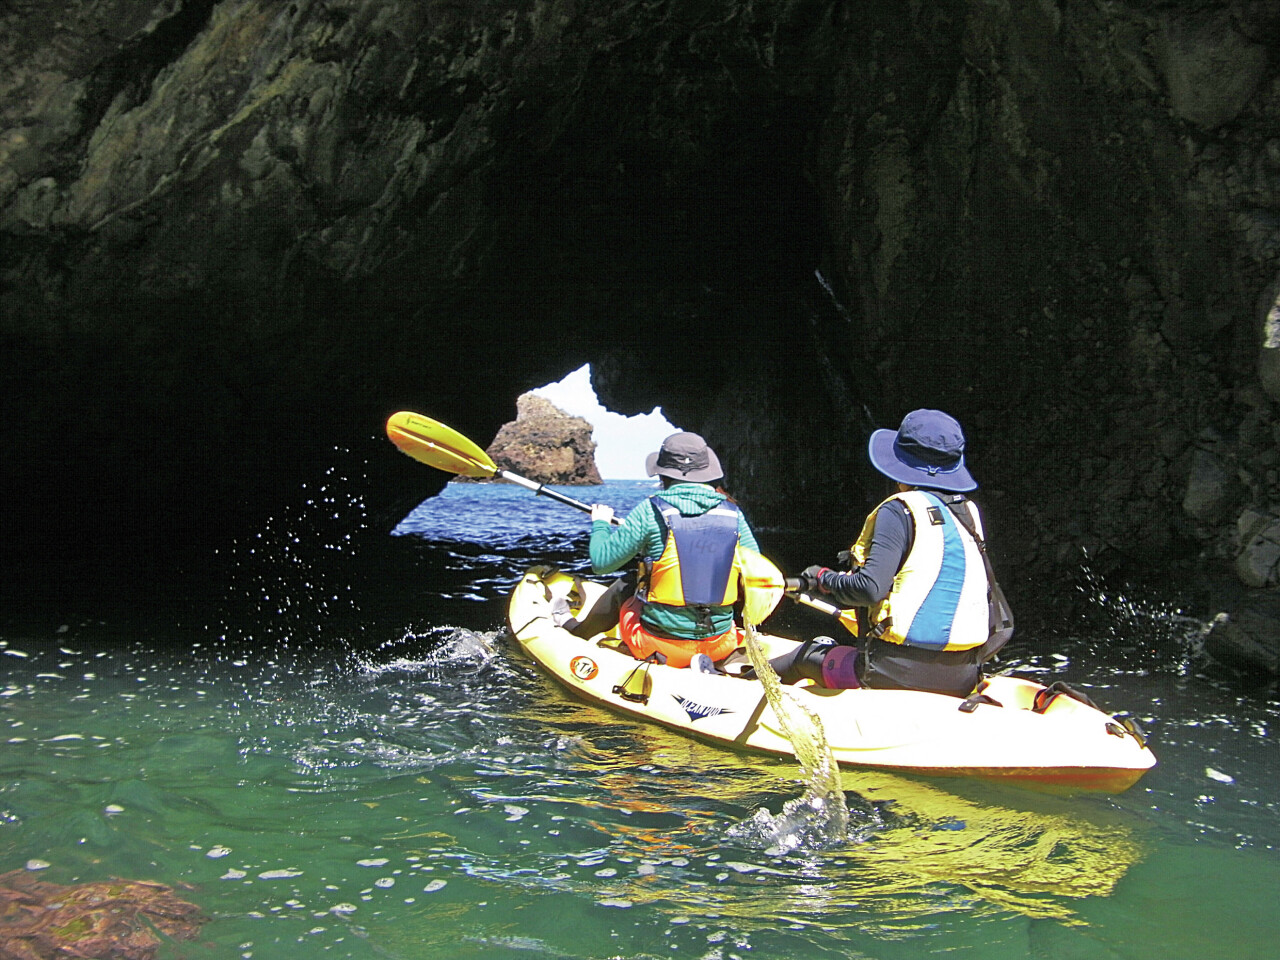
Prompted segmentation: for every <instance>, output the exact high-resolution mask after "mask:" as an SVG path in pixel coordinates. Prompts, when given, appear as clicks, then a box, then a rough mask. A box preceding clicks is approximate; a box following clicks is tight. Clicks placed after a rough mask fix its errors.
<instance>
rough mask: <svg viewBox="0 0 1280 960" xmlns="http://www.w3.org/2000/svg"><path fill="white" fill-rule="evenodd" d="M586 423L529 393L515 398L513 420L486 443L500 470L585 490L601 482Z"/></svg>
mask: <svg viewBox="0 0 1280 960" xmlns="http://www.w3.org/2000/svg"><path fill="white" fill-rule="evenodd" d="M591 431H592V427H591V424H590V423H588V422H587V421H586V420H583V419H582V418H581V417H572V416H570V415H569V414H567V413H565V412H564V411H563V410H561V409H560V408H559V407H557V406H556V405H555V404H554V403H552V402H551V401H550V400H547V399H545V398H544V397H539V396H535V395H534V394H532V393H524V394H521V395H520V396H519V397H518V398H517V399H516V419H515V420H513V421H511V422H510V423H507V424H504V425H503V427H502V429H501V430H499V431H498V435H497V436H496V437H494V438H493V443H491V444H490V445H489V449H488V454H489V456H491V457H492V458H493V461H494V463H496V464H497V465H498V466H499V468H501V469H503V470H510V471H511V472H512V473H518V474H520V475H521V476H523V477H528V478H529V479H530V480H536V481H538V482H539V483H549V484H555V485H561V486H587V485H590V484H598V483H603V481H602V480H601V479H600V471H599V470H598V469H597V468H596V457H595V452H596V444H595V441H594V440H592V439H591Z"/></svg>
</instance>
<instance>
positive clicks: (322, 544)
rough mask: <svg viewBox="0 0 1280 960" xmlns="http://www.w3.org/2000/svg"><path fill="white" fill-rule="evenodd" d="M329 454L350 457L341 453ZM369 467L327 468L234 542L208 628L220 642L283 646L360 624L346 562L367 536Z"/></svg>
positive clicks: (340, 450) (337, 449)
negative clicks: (216, 618)
mask: <svg viewBox="0 0 1280 960" xmlns="http://www.w3.org/2000/svg"><path fill="white" fill-rule="evenodd" d="M334 454H335V456H336V457H337V458H338V459H339V461H347V460H349V459H350V457H351V451H350V450H349V449H347V448H345V447H334ZM367 468H368V463H367V461H362V462H360V463H355V464H352V463H349V462H340V463H337V464H334V465H331V466H329V467H328V468H327V469H325V471H324V473H323V475H322V476H321V478H320V479H319V480H318V481H314V482H310V483H304V484H302V486H301V489H300V491H299V502H298V503H297V504H295V505H291V506H287V507H286V508H285V509H283V510H282V511H280V512H279V513H278V514H276V515H274V516H271V517H268V518H267V520H266V521H265V523H264V524H263V527H262V529H261V530H259V531H258V532H257V533H256V534H253V535H252V536H250V537H246V538H244V539H242V540H237V541H235V542H234V543H232V545H231V546H230V548H229V553H230V557H229V561H230V583H229V587H228V590H227V596H226V600H225V602H224V609H223V611H222V615H221V622H220V623H219V624H218V625H217V626H216V627H214V628H212V630H213V632H214V633H215V635H216V637H217V639H218V640H219V641H221V642H224V643H241V642H245V641H252V642H255V643H261V642H263V641H271V642H275V643H277V644H278V645H280V646H282V647H287V646H288V645H289V643H290V642H294V643H297V642H298V641H316V640H321V639H326V632H327V631H326V627H327V626H328V624H330V623H332V622H333V621H334V620H342V621H344V623H346V624H351V623H352V622H354V621H355V620H356V619H357V618H358V617H359V615H360V608H359V604H358V601H357V591H356V590H355V589H354V587H353V585H352V583H351V569H352V565H351V560H352V557H353V555H354V553H355V552H356V549H357V544H358V543H359V541H360V539H361V537H362V535H363V534H365V533H366V532H367V531H368V530H369V529H370V521H369V516H368V507H367V505H366V503H365V499H364V494H363V492H362V491H363V490H364V489H366V488H367V487H368V474H367ZM246 627H247V629H246Z"/></svg>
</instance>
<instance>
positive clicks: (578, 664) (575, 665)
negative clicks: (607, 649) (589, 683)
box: [569, 657, 600, 681]
mask: <svg viewBox="0 0 1280 960" xmlns="http://www.w3.org/2000/svg"><path fill="white" fill-rule="evenodd" d="M569 672H570V673H572V674H573V675H574V676H575V677H577V678H578V679H579V680H583V681H586V680H592V679H594V678H595V675H596V674H597V673H599V672H600V668H599V667H597V666H596V662H595V661H594V660H592V659H591V658H590V657H574V658H573V659H572V660H570V661H569Z"/></svg>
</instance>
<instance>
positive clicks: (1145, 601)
mask: <svg viewBox="0 0 1280 960" xmlns="http://www.w3.org/2000/svg"><path fill="white" fill-rule="evenodd" d="M1076 591H1077V592H1078V593H1079V594H1080V596H1081V598H1082V599H1083V600H1084V612H1083V616H1084V620H1085V624H1084V625H1083V629H1082V630H1081V631H1080V632H1081V635H1083V636H1092V637H1096V638H1097V640H1096V641H1095V643H1094V646H1096V647H1101V646H1104V645H1105V647H1106V648H1107V649H1108V650H1109V651H1113V652H1114V651H1120V652H1122V653H1124V654H1125V655H1126V656H1125V659H1126V660H1127V661H1128V662H1129V664H1130V666H1131V667H1132V668H1133V670H1134V672H1138V673H1143V672H1146V671H1147V670H1151V669H1156V670H1164V671H1172V672H1174V673H1176V674H1178V675H1179V676H1186V675H1187V674H1188V673H1190V672H1191V671H1192V670H1193V669H1194V664H1195V662H1196V661H1197V660H1198V659H1199V658H1200V657H1201V655H1202V654H1203V652H1204V643H1205V638H1206V637H1207V636H1208V635H1209V633H1210V631H1211V630H1212V629H1213V621H1208V622H1206V621H1204V620H1201V619H1199V618H1197V617H1193V616H1191V615H1190V614H1189V613H1187V612H1186V610H1184V609H1183V606H1182V605H1181V604H1180V603H1178V602H1176V601H1170V600H1166V599H1157V598H1151V597H1149V596H1140V595H1138V594H1137V593H1135V591H1134V589H1133V588H1132V587H1130V586H1129V585H1127V584H1121V585H1118V586H1116V585H1112V584H1109V583H1108V582H1107V581H1106V579H1105V578H1104V577H1103V576H1102V575H1101V574H1100V573H1098V572H1097V571H1096V570H1094V569H1093V567H1092V565H1091V564H1090V563H1089V562H1088V556H1087V555H1086V557H1085V561H1084V562H1083V563H1082V564H1081V567H1080V580H1079V582H1078V583H1077V584H1076Z"/></svg>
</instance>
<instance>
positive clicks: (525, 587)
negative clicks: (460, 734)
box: [507, 566, 1156, 793]
mask: <svg viewBox="0 0 1280 960" xmlns="http://www.w3.org/2000/svg"><path fill="white" fill-rule="evenodd" d="M604 589H605V587H604V586H603V585H602V584H599V583H596V582H594V581H589V580H583V579H580V578H575V577H573V576H571V575H569V574H565V573H562V572H560V571H558V570H556V569H555V568H552V567H543V566H539V567H533V568H531V569H529V570H528V571H526V572H525V574H524V576H523V577H522V578H521V580H520V582H519V583H517V584H516V586H515V588H514V589H513V590H512V593H511V598H510V602H509V605H508V611H507V619H508V623H509V625H510V627H511V632H512V634H513V635H514V636H515V638H516V640H517V641H518V642H519V644H520V646H521V647H522V648H523V649H524V651H525V652H526V653H527V654H528V655H529V656H530V657H531V658H533V659H534V660H535V661H536V662H537V663H538V664H539V665H540V666H542V667H543V669H545V670H547V671H548V672H549V673H550V674H551V675H552V676H553V677H555V678H556V679H557V680H558V681H560V682H561V683H562V684H564V685H565V686H566V687H568V688H569V690H570V691H572V692H573V693H574V694H576V695H578V696H580V697H583V698H585V699H587V700H591V701H594V702H596V703H599V704H601V705H603V706H606V707H608V708H609V709H611V710H616V711H618V712H619V713H623V714H627V715H630V716H634V717H639V718H642V719H645V720H651V721H653V722H655V723H660V724H663V725H665V726H668V727H672V728H675V729H678V730H681V731H685V732H687V733H689V734H691V735H693V736H695V737H699V738H701V739H704V740H709V741H713V742H715V743H720V744H723V745H725V746H728V747H735V748H741V749H746V750H754V751H764V752H767V753H774V754H792V752H793V751H792V748H791V743H790V741H789V740H788V739H787V737H786V735H785V734H784V733H783V731H782V727H781V724H780V723H779V722H778V720H777V718H776V717H775V715H774V713H773V711H772V709H771V708H770V707H769V704H768V701H767V700H766V698H765V691H764V686H763V684H761V683H760V682H759V681H757V680H748V679H742V678H739V677H734V676H726V675H724V674H721V673H715V674H709V673H699V672H697V671H695V670H691V669H676V668H672V667H668V666H665V665H662V664H656V663H642V662H640V661H637V660H636V659H635V658H634V657H632V656H631V654H630V653H629V652H628V651H627V650H626V648H625V647H621V645H620V644H619V643H618V641H617V639H616V637H614V636H613V635H612V633H611V634H602V635H599V636H596V637H593V638H591V639H590V640H584V639H582V638H580V637H577V636H574V635H573V634H571V633H569V632H568V631H567V630H565V629H563V628H561V627H557V626H556V625H555V623H554V622H553V620H552V616H551V603H552V600H553V599H555V598H556V597H564V598H566V600H568V602H569V605H570V608H571V610H572V611H573V612H574V615H575V616H577V617H581V616H582V615H583V613H584V612H585V611H586V610H588V609H589V608H590V607H591V605H592V604H593V603H594V602H595V601H596V599H598V598H599V596H600V594H601V593H603V592H604ZM759 637H760V641H761V643H762V644H763V645H764V647H765V649H766V652H767V655H768V656H770V657H774V656H778V655H780V654H782V653H785V652H786V651H788V650H790V649H793V648H794V647H795V646H796V645H797V644H798V642H799V641H797V640H790V639H787V638H785V637H776V636H771V635H768V634H760V635H759ZM1045 689H1046V688H1045V687H1044V686H1043V685H1041V684H1039V683H1036V682H1034V681H1031V680H1025V679H1021V678H1018V677H1011V676H992V677H989V678H988V679H987V680H986V681H985V685H984V686H983V687H982V688H981V691H980V692H981V693H982V694H983V697H980V698H970V700H969V701H962V700H960V699H958V698H956V697H948V696H942V695H940V694H934V693H923V692H920V691H914V690H868V689H855V690H828V689H826V688H825V687H821V686H816V685H809V684H807V683H802V684H797V685H795V686H789V687H785V688H784V690H785V691H786V693H787V694H788V695H789V696H792V697H794V698H795V699H796V701H798V702H799V703H800V704H802V705H803V706H804V707H806V708H807V709H808V710H810V711H811V712H812V713H813V714H815V715H816V716H817V717H818V718H819V719H820V720H821V722H822V727H823V730H824V732H825V734H826V738H827V741H828V743H829V744H830V746H831V750H832V753H833V754H834V756H835V758H836V760H837V761H838V762H839V763H840V764H842V765H845V766H856V767H879V768H882V769H886V770H898V771H911V772H917V773H928V774H942V775H954V776H981V777H1000V778H1010V779H1016V780H1024V781H1033V782H1040V783H1053V784H1062V785H1066V786H1070V787H1074V788H1080V789H1089V790H1104V791H1110V792H1115V793H1118V792H1120V791H1123V790H1125V789H1127V788H1128V787H1130V786H1132V785H1133V784H1134V783H1136V782H1137V781H1138V779H1139V778H1140V777H1141V776H1142V775H1143V774H1144V773H1145V772H1146V771H1147V770H1149V769H1150V768H1151V767H1153V766H1154V765H1155V762H1156V758H1155V756H1154V755H1152V753H1151V751H1150V750H1149V749H1148V748H1147V746H1146V744H1145V743H1144V742H1143V738H1142V736H1141V734H1140V733H1139V732H1138V731H1137V730H1136V728H1135V727H1134V726H1133V725H1132V724H1130V723H1126V722H1122V721H1119V720H1117V719H1116V718H1115V717H1113V716H1110V715H1108V714H1106V713H1103V712H1102V711H1100V710H1098V709H1096V708H1095V707H1093V706H1090V705H1089V704H1087V703H1084V702H1082V701H1080V700H1078V699H1075V698H1074V697H1071V696H1068V695H1065V694H1061V695H1058V696H1053V697H1047V696H1046V697H1042V698H1041V704H1042V709H1035V705H1036V695H1037V694H1039V693H1041V692H1042V691H1044V690H1045ZM992 701H994V702H992ZM962 708H963V709H962Z"/></svg>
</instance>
